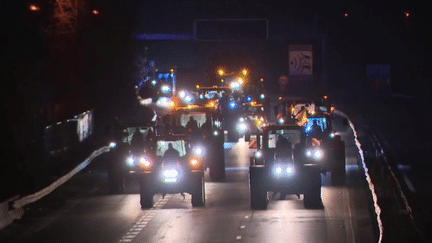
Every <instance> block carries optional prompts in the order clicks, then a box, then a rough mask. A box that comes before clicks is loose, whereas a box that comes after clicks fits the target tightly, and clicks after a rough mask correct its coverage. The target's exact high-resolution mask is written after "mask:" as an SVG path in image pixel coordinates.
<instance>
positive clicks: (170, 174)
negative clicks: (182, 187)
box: [163, 169, 179, 178]
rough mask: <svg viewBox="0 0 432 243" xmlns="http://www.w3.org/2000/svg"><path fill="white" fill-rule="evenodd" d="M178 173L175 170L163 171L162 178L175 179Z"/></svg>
mask: <svg viewBox="0 0 432 243" xmlns="http://www.w3.org/2000/svg"><path fill="white" fill-rule="evenodd" d="M178 174H179V173H178V171H177V170H175V169H169V170H164V172H163V176H164V177H171V178H172V177H177V176H178Z"/></svg>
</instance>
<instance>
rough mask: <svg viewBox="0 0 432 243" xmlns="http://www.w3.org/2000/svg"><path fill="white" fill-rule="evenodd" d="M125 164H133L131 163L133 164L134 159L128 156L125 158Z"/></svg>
mask: <svg viewBox="0 0 432 243" xmlns="http://www.w3.org/2000/svg"><path fill="white" fill-rule="evenodd" d="M127 164H128V165H129V166H133V165H134V164H135V160H134V158H133V157H129V158H128V159H127Z"/></svg>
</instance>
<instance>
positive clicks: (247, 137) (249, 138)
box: [244, 133, 251, 142]
mask: <svg viewBox="0 0 432 243" xmlns="http://www.w3.org/2000/svg"><path fill="white" fill-rule="evenodd" d="M244 140H245V142H249V141H250V140H251V134H250V133H246V134H245V139H244Z"/></svg>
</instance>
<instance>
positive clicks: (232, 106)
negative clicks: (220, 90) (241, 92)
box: [229, 101, 237, 110]
mask: <svg viewBox="0 0 432 243" xmlns="http://www.w3.org/2000/svg"><path fill="white" fill-rule="evenodd" d="M229 107H230V108H231V109H233V110H234V109H235V108H237V103H236V102H235V101H230V103H229Z"/></svg>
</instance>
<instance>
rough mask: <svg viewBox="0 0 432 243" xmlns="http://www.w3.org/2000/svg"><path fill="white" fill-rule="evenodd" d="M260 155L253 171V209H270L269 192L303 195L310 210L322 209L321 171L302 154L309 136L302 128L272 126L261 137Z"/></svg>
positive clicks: (257, 154)
mask: <svg viewBox="0 0 432 243" xmlns="http://www.w3.org/2000/svg"><path fill="white" fill-rule="evenodd" d="M256 141H257V151H256V152H255V154H254V156H253V157H251V160H250V162H251V165H250V167H249V184H250V205H251V207H252V209H265V208H267V205H268V202H269V199H268V192H273V196H274V195H275V194H276V193H280V194H281V196H284V195H287V194H296V195H297V196H298V197H300V194H303V195H304V197H303V203H304V206H305V207H306V208H317V207H320V206H321V177H320V167H319V166H318V165H317V164H315V163H309V161H308V160H305V159H304V156H302V154H304V153H305V151H306V150H305V149H306V134H305V132H304V129H303V127H301V126H298V125H281V124H272V125H268V126H265V127H264V128H263V131H262V133H260V134H257V138H256Z"/></svg>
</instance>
